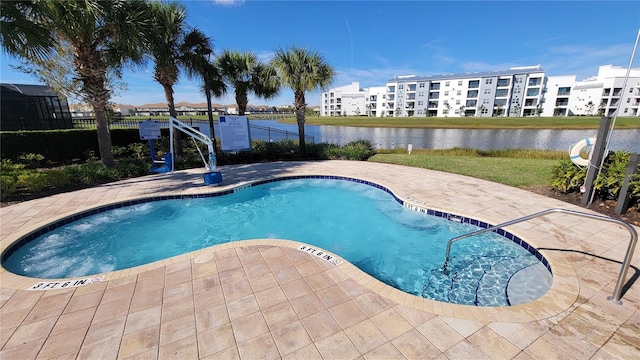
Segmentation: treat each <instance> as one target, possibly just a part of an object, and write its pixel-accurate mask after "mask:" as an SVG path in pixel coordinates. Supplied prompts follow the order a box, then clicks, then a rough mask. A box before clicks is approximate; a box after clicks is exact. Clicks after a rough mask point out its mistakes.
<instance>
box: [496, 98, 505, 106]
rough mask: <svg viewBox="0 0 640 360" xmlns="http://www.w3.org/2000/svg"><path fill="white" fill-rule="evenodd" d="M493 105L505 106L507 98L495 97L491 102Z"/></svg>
mask: <svg viewBox="0 0 640 360" xmlns="http://www.w3.org/2000/svg"><path fill="white" fill-rule="evenodd" d="M493 104H494V105H495V106H505V105H507V99H496V101H495V102H494V103H493Z"/></svg>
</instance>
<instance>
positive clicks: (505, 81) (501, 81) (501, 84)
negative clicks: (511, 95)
mask: <svg viewBox="0 0 640 360" xmlns="http://www.w3.org/2000/svg"><path fill="white" fill-rule="evenodd" d="M510 83H511V81H509V79H498V83H497V86H498V87H505V86H509V84H510Z"/></svg>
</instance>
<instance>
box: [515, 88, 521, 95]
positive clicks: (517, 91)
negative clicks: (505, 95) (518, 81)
mask: <svg viewBox="0 0 640 360" xmlns="http://www.w3.org/2000/svg"><path fill="white" fill-rule="evenodd" d="M521 90H522V89H520V88H519V87H517V88H515V89H513V93H514V94H520V91H521Z"/></svg>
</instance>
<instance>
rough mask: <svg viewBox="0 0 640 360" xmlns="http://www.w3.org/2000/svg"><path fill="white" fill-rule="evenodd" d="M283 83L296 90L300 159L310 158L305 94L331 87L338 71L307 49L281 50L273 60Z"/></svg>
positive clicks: (317, 54)
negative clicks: (305, 126)
mask: <svg viewBox="0 0 640 360" xmlns="http://www.w3.org/2000/svg"><path fill="white" fill-rule="evenodd" d="M271 63H272V64H273V66H274V67H275V68H276V69H277V71H278V74H279V76H280V79H281V81H282V83H283V84H284V85H286V86H288V87H289V88H291V89H292V90H293V95H294V101H293V111H294V112H295V114H296V120H297V122H298V138H299V139H300V143H299V146H300V155H301V156H302V157H306V149H305V142H304V121H305V111H306V109H307V102H306V100H305V93H306V92H308V91H313V90H316V89H317V88H326V87H328V86H329V85H330V84H331V82H332V81H333V78H334V76H335V70H334V69H333V67H332V66H331V65H329V64H328V63H326V62H325V60H324V59H323V58H322V56H321V55H320V54H319V53H318V52H315V51H313V52H309V51H308V50H307V49H305V48H301V47H296V46H294V47H291V48H289V49H286V50H285V49H278V50H277V51H276V53H275V56H274V58H273V59H272V60H271Z"/></svg>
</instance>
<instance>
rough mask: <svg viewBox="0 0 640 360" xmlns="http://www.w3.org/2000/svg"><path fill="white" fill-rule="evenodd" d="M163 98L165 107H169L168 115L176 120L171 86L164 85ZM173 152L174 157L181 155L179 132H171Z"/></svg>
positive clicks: (180, 136)
mask: <svg viewBox="0 0 640 360" xmlns="http://www.w3.org/2000/svg"><path fill="white" fill-rule="evenodd" d="M163 88H164V96H165V98H166V99H167V105H169V115H170V116H172V117H174V118H176V119H177V118H178V112H177V111H176V105H175V104H174V99H173V87H172V86H171V85H164V86H163ZM171 141H173V151H174V152H175V154H174V155H175V156H178V155H182V134H181V133H180V131H174V132H173V139H172V140H171Z"/></svg>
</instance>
